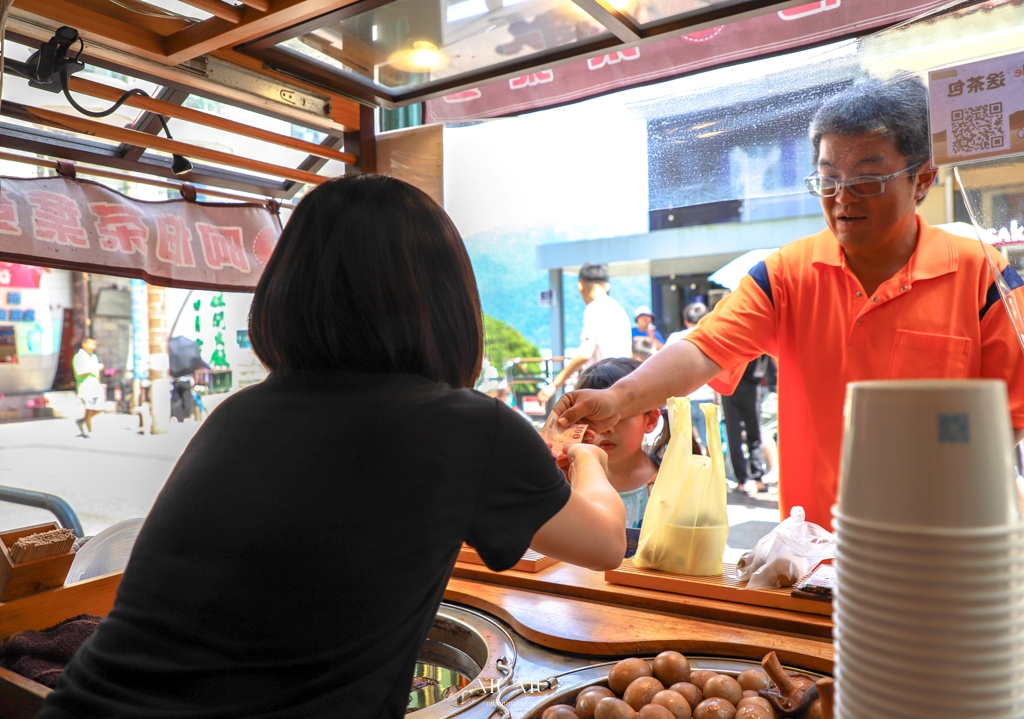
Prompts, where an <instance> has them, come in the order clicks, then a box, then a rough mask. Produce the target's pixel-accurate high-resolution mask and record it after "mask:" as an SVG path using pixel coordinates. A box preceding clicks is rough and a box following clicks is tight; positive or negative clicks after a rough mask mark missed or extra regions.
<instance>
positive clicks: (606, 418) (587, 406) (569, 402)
mask: <svg viewBox="0 0 1024 719" xmlns="http://www.w3.org/2000/svg"><path fill="white" fill-rule="evenodd" d="M553 411H554V413H555V414H556V415H557V416H558V424H559V426H561V427H568V426H569V425H571V424H576V423H577V422H586V423H587V424H588V425H589V429H590V430H593V431H594V432H595V433H598V434H599V433H601V432H604V431H607V430H609V429H611V428H612V427H614V426H615V425H616V424H618V422H619V419H620V404H619V401H618V398H617V397H616V396H615V393H614V392H613V391H612V390H611V389H580V390H576V391H575V392H569V393H568V394H566V395H563V396H562V398H561V399H560V400H558V404H556V405H555V408H554V410H553Z"/></svg>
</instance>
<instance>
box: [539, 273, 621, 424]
mask: <svg viewBox="0 0 1024 719" xmlns="http://www.w3.org/2000/svg"><path fill="white" fill-rule="evenodd" d="M576 288H577V289H578V290H579V291H580V297H582V298H583V302H584V304H586V306H587V308H586V309H585V310H583V332H582V333H581V334H580V347H579V351H578V352H577V353H576V356H575V357H573V358H572V359H571V360H569V361H568V362H566V363H565V366H564V367H563V368H562V371H561V372H559V373H558V375H557V376H556V377H555V378H554V379H553V380H552V381H551V384H548V385H544V386H543V387H541V388H540V391H538V392H537V399H538V400H540V402H541V403H542V404H547V402H548V400H550V399H551V398H552V397H554V396H555V392H557V391H558V388H559V387H561V386H562V385H563V384H565V381H566V380H567V379H569V377H571V376H572V375H573V373H575V372H576V371H577V370H579V369H586V368H587V367H592V366H593V365H595V364H597V363H598V362H600V361H601V360H603V359H612V358H616V357H631V356H632V355H633V332H632V329H633V328H632V325H631V324H630V322H629V315H627V314H626V310H624V309H622V305H620V304H619V303H618V302H616V301H615V300H613V299H612V298H611V296H610V294H609V293H610V291H611V284H610V283H609V282H608V268H607V267H605V266H604V265H583V267H581V268H580V275H579V282H577V283H576Z"/></svg>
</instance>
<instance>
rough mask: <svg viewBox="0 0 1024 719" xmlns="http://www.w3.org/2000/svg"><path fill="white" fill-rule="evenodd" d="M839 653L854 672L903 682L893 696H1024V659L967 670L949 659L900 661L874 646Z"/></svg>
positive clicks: (842, 647) (844, 648)
mask: <svg viewBox="0 0 1024 719" xmlns="http://www.w3.org/2000/svg"><path fill="white" fill-rule="evenodd" d="M837 651H838V653H839V654H840V655H841V656H842V657H843V660H842V661H843V662H844V663H845V665H846V667H847V668H848V669H849V670H851V671H857V672H860V673H870V674H871V675H872V676H874V677H875V678H876V679H878V680H880V681H885V680H889V681H891V680H893V679H895V678H897V677H899V678H900V679H902V680H903V682H904V683H905V686H898V688H896V689H895V691H894V692H893V694H896V693H898V694H899V695H901V696H908V695H910V694H912V693H918V692H926V693H931V692H934V691H943V690H945V691H947V692H960V693H961V694H984V693H992V694H996V695H999V694H1003V693H1011V694H1016V693H1024V657H1021V658H1018V659H1017V660H1015V661H1013V662H1012V663H1010V664H1007V665H995V664H993V665H990V666H977V667H967V666H963V665H961V663H960V662H959V661H955V660H953V659H952V658H948V660H947V662H946V663H945V665H943V664H941V663H938V662H936V663H933V664H924V663H923V662H920V661H917V660H916V659H914V658H905V659H903V658H897V657H892V656H890V655H888V654H885V653H883V652H878V651H875V650H874V649H873V648H871V647H863V646H860V645H854V644H848V643H847V642H845V641H844V642H841V643H840V646H839V649H838V650H837Z"/></svg>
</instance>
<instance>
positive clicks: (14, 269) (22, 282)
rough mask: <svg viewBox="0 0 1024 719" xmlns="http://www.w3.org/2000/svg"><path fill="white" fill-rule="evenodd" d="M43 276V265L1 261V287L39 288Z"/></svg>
mask: <svg viewBox="0 0 1024 719" xmlns="http://www.w3.org/2000/svg"><path fill="white" fill-rule="evenodd" d="M42 276H43V268H42V267H33V266H32V265H19V264H16V263H14V262H0V288H4V287H17V288H18V289H33V290H38V289H39V282H40V279H41V278H42Z"/></svg>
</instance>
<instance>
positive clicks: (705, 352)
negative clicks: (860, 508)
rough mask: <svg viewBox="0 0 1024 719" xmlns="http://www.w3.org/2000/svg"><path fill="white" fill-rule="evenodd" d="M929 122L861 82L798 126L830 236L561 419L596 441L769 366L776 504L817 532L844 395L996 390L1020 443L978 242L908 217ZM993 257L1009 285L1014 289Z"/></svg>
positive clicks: (902, 98) (764, 266)
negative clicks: (671, 403)
mask: <svg viewBox="0 0 1024 719" xmlns="http://www.w3.org/2000/svg"><path fill="white" fill-rule="evenodd" d="M927 117H928V97H927V91H926V90H925V88H924V86H923V85H922V84H921V83H920V82H919V81H917V80H916V79H910V80H901V81H899V82H894V83H888V84H887V83H881V82H865V83H860V84H858V85H856V86H854V87H852V88H850V89H849V90H847V91H844V92H843V93H841V94H839V95H837V96H835V97H833V98H832V99H830V100H828V101H827V102H826V103H825V104H824V105H823V106H822V107H821V109H820V110H819V111H818V112H817V113H816V115H815V116H814V119H813V120H812V122H811V140H812V142H813V144H814V150H815V153H814V155H815V161H816V163H817V172H815V173H814V174H812V175H811V176H809V177H808V178H807V185H808V188H809V190H810V191H811V192H812V193H813V194H815V195H817V196H819V197H820V198H821V207H822V211H823V212H824V215H825V220H826V222H827V224H828V229H826V230H824V231H822V232H820V233H818V234H816V235H812V236H810V237H805V238H803V239H801V240H797V241H796V242H793V243H791V244H789V245H786V246H785V247H783V248H782V249H780V250H779V251H778V252H776V253H774V254H773V255H771V256H769V257H768V258H767V259H766V260H765V261H764V262H761V263H759V264H758V265H757V266H755V267H754V268H753V269H752V270H751V271H750V273H749V276H747V277H744V278H743V281H742V282H741V283H740V286H739V288H738V289H737V290H736V291H735V292H733V293H732V294H730V295H729V296H728V297H727V298H726V299H725V300H723V301H722V302H720V303H719V304H718V306H716V307H715V311H714V312H712V313H711V314H709V315H708V316H707V317H705V319H704V320H703V321H701V323H700V325H698V327H697V329H696V330H694V331H693V332H691V333H690V334H689V335H687V337H686V339H685V340H684V341H682V342H678V343H676V344H675V345H671V346H669V347H666V348H665V349H664V350H662V351H661V352H658V353H657V354H656V355H655V356H654V357H652V358H651V359H649V360H648V361H647V362H645V363H644V365H643V366H642V367H641V368H640V369H638V370H637V371H636V372H634V373H633V374H631V375H630V376H629V377H627V378H625V379H623V380H622V381H620V382H619V383H617V384H616V385H615V386H614V387H612V388H610V389H607V390H603V391H580V392H574V393H571V394H568V395H566V396H565V397H563V398H562V399H561V401H560V402H559V404H558V405H557V407H556V408H555V411H556V412H557V413H559V414H560V415H561V419H560V421H561V422H562V423H563V424H569V423H572V422H577V421H586V422H589V423H590V424H591V425H592V426H593V427H594V429H596V430H597V431H602V430H603V429H604V428H605V427H607V426H610V425H613V424H614V423H616V422H617V421H618V420H619V419H620V418H622V417H630V416H633V415H635V414H639V413H641V412H645V411H648V410H650V409H653V408H655V407H659V406H661V405H662V404H664V403H665V400H666V398H668V397H670V396H680V397H681V396H685V395H687V394H688V393H690V392H692V391H693V390H694V389H696V388H697V387H699V386H701V385H702V384H704V383H706V382H710V383H711V384H712V386H714V387H715V388H716V389H717V390H719V391H720V392H723V393H724V394H729V393H730V392H731V391H732V389H733V388H734V387H735V385H736V382H737V381H738V380H739V377H740V376H741V374H742V371H743V367H744V366H745V365H746V364H747V362H749V361H750V360H752V359H754V358H755V357H758V356H759V355H761V354H768V355H771V356H772V357H775V358H777V359H778V364H779V454H780V463H781V468H782V470H781V473H780V476H781V478H782V483H781V485H780V506H781V509H782V512H783V514H784V515H788V514H789V510H790V508H791V507H793V506H794V505H801V506H803V507H804V509H805V510H806V512H807V518H808V519H809V520H810V521H813V522H816V523H817V524H820V525H822V526H824V527H829V526H830V522H831V506H832V504H833V503H834V502H835V499H836V484H837V478H838V474H839V459H840V454H841V442H842V432H843V401H844V398H845V394H846V384H847V383H848V382H855V381H859V380H869V379H886V378H890V379H910V378H927V377H937V378H973V377H990V378H996V379H1001V380H1004V381H1005V382H1006V383H1007V386H1008V389H1009V396H1010V413H1011V420H1012V424H1013V426H1014V427H1015V428H1018V429H1017V439H1018V441H1019V440H1020V439H1021V437H1022V435H1024V431H1022V430H1021V429H1020V428H1024V372H1022V371H1021V370H1022V369H1024V353H1022V352H1021V348H1020V346H1019V344H1018V341H1017V337H1016V334H1015V333H1014V329H1013V326H1012V323H1011V322H1010V319H1009V317H1008V315H1007V313H1006V310H1005V309H1004V307H1003V305H1002V302H1000V300H999V294H998V292H997V290H996V287H995V285H994V283H993V279H992V276H991V274H990V272H989V268H988V264H987V262H986V259H985V257H984V255H983V250H982V246H981V243H980V242H978V240H972V239H965V238H961V237H957V236H954V235H951V234H949V233H947V232H944V231H942V230H939V229H936V228H934V227H930V226H929V225H928V224H927V223H926V222H925V221H924V220H923V219H922V218H921V217H920V216H918V215H917V214H916V212H915V206H916V204H917V203H919V202H921V201H922V200H923V199H924V197H925V195H926V194H927V192H928V189H929V188H930V187H931V185H932V182H933V181H934V179H935V174H936V170H935V169H933V168H932V167H931V165H930V162H929V157H930V155H929V143H928V127H927ZM990 252H991V255H992V257H993V259H994V260H995V261H996V262H997V265H998V267H999V268H1000V270H1001V272H1002V275H1003V278H1004V279H1005V280H1006V281H1007V283H1008V284H1009V286H1010V287H1013V288H1017V287H1021V286H1022V285H1024V282H1022V280H1021V278H1020V276H1019V275H1018V274H1017V272H1016V271H1015V270H1014V269H1013V267H1012V266H1009V265H1008V264H1007V262H1006V261H1005V260H1004V259H1003V258H1002V256H1001V255H999V254H998V253H997V252H995V251H991V250H990ZM1020 292H1022V293H1024V290H1020ZM1022 301H1024V295H1022Z"/></svg>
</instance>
